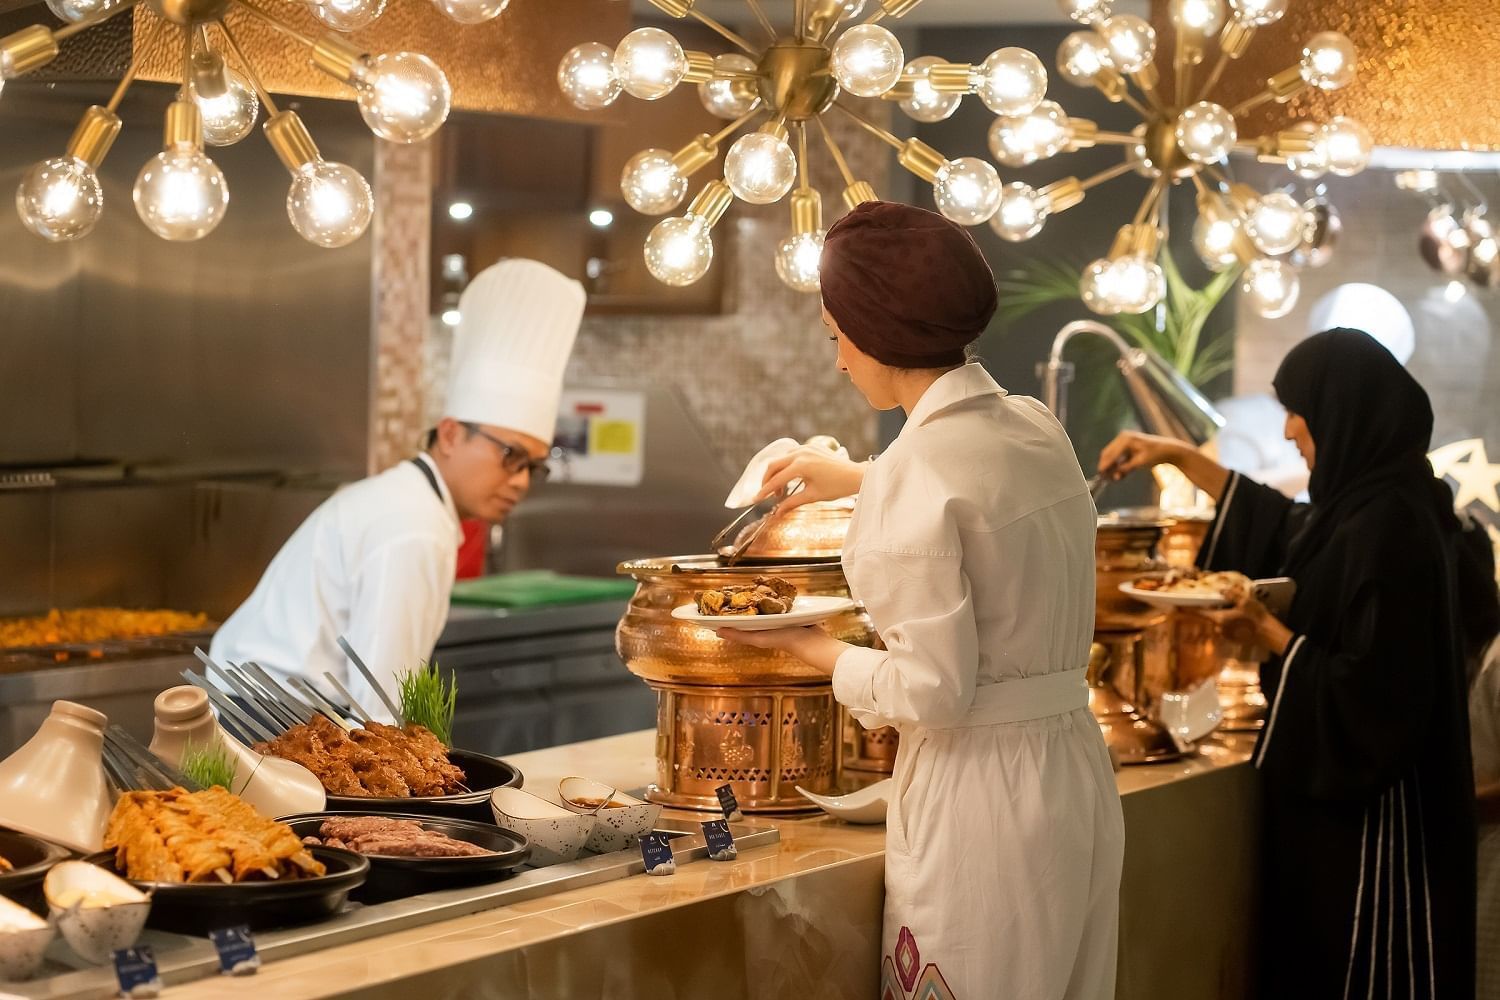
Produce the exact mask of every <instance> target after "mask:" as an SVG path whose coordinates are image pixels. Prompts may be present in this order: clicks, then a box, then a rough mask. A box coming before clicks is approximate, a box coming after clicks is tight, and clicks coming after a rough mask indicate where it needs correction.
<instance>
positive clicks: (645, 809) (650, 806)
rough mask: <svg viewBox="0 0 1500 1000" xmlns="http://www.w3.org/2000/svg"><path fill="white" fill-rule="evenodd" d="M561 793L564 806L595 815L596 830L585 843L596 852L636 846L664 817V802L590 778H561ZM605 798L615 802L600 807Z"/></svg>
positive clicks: (600, 852)
mask: <svg viewBox="0 0 1500 1000" xmlns="http://www.w3.org/2000/svg"><path fill="white" fill-rule="evenodd" d="M557 793H558V797H559V798H561V799H562V804H563V808H564V809H567V810H569V811H570V812H575V813H579V814H584V815H587V814H592V815H593V816H594V819H595V821H596V822H595V824H594V831H593V833H591V834H589V839H588V841H587V842H586V843H585V844H584V845H583V846H584V848H585V849H586V850H590V851H593V852H595V853H596V854H610V853H612V852H614V851H623V850H625V848H627V847H634V846H635V845H636V844H638V843H640V841H641V837H643V836H645V835H646V834H647V833H649V832H651V830H652V829H653V828H654V827H655V826H656V821H657V820H658V819H659V818H661V808H662V807H661V806H659V805H656V804H655V803H651V802H643V801H641V800H640V799H638V798H636V797H635V796H633V795H626V794H625V793H624V792H620V791H616V790H615V789H613V788H611V787H609V786H608V785H605V784H602V783H600V782H598V781H592V780H590V779H588V778H564V779H563V780H562V781H560V782H558V785H557ZM605 799H608V800H609V802H610V803H611V805H608V806H605V807H604V808H602V809H600V808H598V803H600V802H603V801H604V800H605ZM596 809H597V812H596V811H595V810H596Z"/></svg>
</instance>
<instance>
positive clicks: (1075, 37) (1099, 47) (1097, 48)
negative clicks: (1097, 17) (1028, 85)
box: [1057, 31, 1114, 87]
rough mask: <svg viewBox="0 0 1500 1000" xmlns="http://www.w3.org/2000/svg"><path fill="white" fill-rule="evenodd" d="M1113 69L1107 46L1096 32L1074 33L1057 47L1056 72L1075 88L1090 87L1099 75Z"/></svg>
mask: <svg viewBox="0 0 1500 1000" xmlns="http://www.w3.org/2000/svg"><path fill="white" fill-rule="evenodd" d="M1113 68H1114V61H1113V57H1112V56H1110V54H1109V46H1108V45H1107V44H1106V43H1105V41H1104V37H1103V36H1102V35H1100V34H1099V33H1098V32H1097V31H1075V32H1073V33H1072V34H1071V35H1069V36H1068V37H1067V38H1064V39H1063V40H1062V44H1061V45H1059V46H1058V47H1057V71H1058V72H1059V73H1061V74H1062V78H1063V79H1064V80H1067V81H1068V82H1069V83H1071V84H1073V85H1074V86H1075V87H1091V86H1093V84H1094V80H1095V79H1097V78H1098V76H1099V74H1100V73H1102V72H1104V71H1105V70H1107V69H1113Z"/></svg>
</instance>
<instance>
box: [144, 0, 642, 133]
mask: <svg viewBox="0 0 1500 1000" xmlns="http://www.w3.org/2000/svg"><path fill="white" fill-rule="evenodd" d="M267 6H269V7H271V8H272V9H274V10H275V11H276V12H277V13H278V14H280V15H282V16H283V17H285V18H286V19H287V20H288V21H290V22H291V23H293V24H295V25H296V26H297V27H298V28H300V29H302V30H303V31H305V32H308V33H311V34H320V33H322V32H323V31H326V30H327V29H325V28H323V26H322V25H321V24H320V23H319V22H318V21H317V20H316V19H315V18H314V17H313V16H312V15H311V14H310V13H308V12H307V9H306V8H305V7H304V6H303V5H301V4H298V3H286V2H268V3H267ZM134 16H135V52H136V56H137V57H138V59H139V60H140V77H141V79H143V80H154V81H160V82H168V83H175V82H177V81H178V80H180V79H181V72H182V70H181V67H182V33H181V30H180V29H178V28H176V27H174V26H172V25H169V24H166V23H165V22H163V21H162V20H161V19H160V18H158V17H156V16H155V15H154V14H152V13H151V12H150V10H149V9H147V7H146V6H145V5H144V4H143V5H142V6H141V7H140V8H139V9H137V10H136V11H135V14H134ZM227 20H228V22H229V26H230V29H231V30H233V31H234V33H235V36H236V37H237V38H238V39H239V41H240V44H241V45H242V46H243V47H244V48H245V50H246V52H247V53H248V55H249V57H250V60H251V61H252V62H253V63H254V64H255V68H256V71H257V72H258V73H260V75H261V78H262V79H263V80H264V81H265V84H266V87H267V89H269V90H270V91H271V92H272V93H273V94H278V93H279V94H290V95H296V96H301V97H333V98H343V99H349V98H351V97H352V91H350V90H349V88H348V87H346V86H345V85H343V84H341V83H339V82H337V81H335V80H334V79H333V78H332V77H329V76H326V75H325V74H323V73H321V72H319V71H318V70H316V69H314V68H313V67H312V65H311V64H310V63H309V61H308V52H307V48H306V47H305V46H302V45H298V44H297V43H296V42H294V41H292V40H291V39H288V38H287V37H285V36H283V35H280V34H278V33H277V32H275V31H274V30H273V29H271V28H270V27H269V26H268V25H266V24H265V23H264V22H262V21H260V20H258V19H256V18H254V17H253V16H251V15H249V14H246V13H245V12H244V11H231V13H230V14H229V16H228V18H227ZM629 22H630V5H629V4H628V3H620V2H617V0H511V4H510V6H509V7H508V8H506V10H505V12H504V13H503V14H501V15H500V16H499V17H497V18H496V19H495V20H493V21H491V22H489V23H487V24H478V25H461V24H456V23H455V22H453V21H450V20H449V19H448V18H446V17H444V16H443V15H442V14H441V13H439V12H438V10H437V9H436V8H435V7H434V6H433V5H432V4H431V3H430V2H428V0H390V4H389V6H388V7H387V8H386V11H385V13H384V14H383V15H382V16H381V18H380V20H378V21H376V22H375V23H374V24H373V25H371V26H370V27H368V28H366V29H364V30H362V31H358V32H355V33H354V34H353V36H352V37H353V39H354V40H355V41H356V42H357V43H359V44H360V45H362V46H364V47H365V48H366V49H368V50H369V51H372V52H382V51H395V50H409V51H414V52H421V53H424V54H426V55H428V56H431V57H432V58H433V59H434V60H436V62H437V63H438V65H440V66H442V67H443V70H444V71H445V72H446V73H447V74H448V79H449V81H450V82H451V83H452V85H453V106H454V108H455V109H461V110H467V111H492V112H503V113H505V114H514V115H529V116H533V117H541V118H557V119H566V120H573V121H583V120H585V119H586V118H587V119H589V120H592V121H597V116H590V115H589V114H588V113H587V112H583V111H579V110H578V109H577V108H574V107H573V105H572V104H571V103H569V102H568V101H567V99H565V98H564V97H563V96H562V94H561V92H560V91H559V90H558V88H557V64H558V62H559V61H560V60H561V59H562V57H563V53H565V52H567V51H568V49H570V48H572V47H573V46H574V45H576V44H578V42H579V41H580V40H582V39H583V38H585V37H588V38H602V39H606V40H609V41H611V42H612V41H614V40H615V39H618V38H619V37H621V36H622V35H624V34H625V32H626V31H628V30H629V27H630V24H629ZM231 65H233V60H232V57H231Z"/></svg>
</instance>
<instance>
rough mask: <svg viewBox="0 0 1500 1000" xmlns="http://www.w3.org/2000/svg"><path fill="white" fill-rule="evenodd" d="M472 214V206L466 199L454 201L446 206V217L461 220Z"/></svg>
mask: <svg viewBox="0 0 1500 1000" xmlns="http://www.w3.org/2000/svg"><path fill="white" fill-rule="evenodd" d="M473 214H474V206H473V205H470V204H469V203H468V202H466V201H455V202H454V203H453V204H451V205H449V206H448V218H450V219H453V220H455V221H457V222H462V221H464V220H465V219H467V218H469V217H470V216H471V215H473Z"/></svg>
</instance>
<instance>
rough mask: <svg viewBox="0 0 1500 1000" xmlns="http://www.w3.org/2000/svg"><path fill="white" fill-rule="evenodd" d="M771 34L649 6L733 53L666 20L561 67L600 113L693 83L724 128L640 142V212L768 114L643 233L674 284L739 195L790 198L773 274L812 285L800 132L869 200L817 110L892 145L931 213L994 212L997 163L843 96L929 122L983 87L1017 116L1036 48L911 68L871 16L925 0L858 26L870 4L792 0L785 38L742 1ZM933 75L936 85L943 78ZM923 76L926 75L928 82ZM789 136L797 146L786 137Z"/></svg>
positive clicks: (684, 279) (679, 189)
mask: <svg viewBox="0 0 1500 1000" xmlns="http://www.w3.org/2000/svg"><path fill="white" fill-rule="evenodd" d="M745 2H746V5H747V7H748V8H749V10H750V13H751V14H752V15H753V16H754V18H755V20H756V21H757V22H758V23H759V27H760V29H761V30H763V31H764V33H765V35H766V39H767V40H766V42H765V43H764V44H762V45H753V44H751V43H750V42H749V41H747V40H745V39H744V38H742V37H740V36H739V35H738V34H736V33H734V32H733V31H731V30H729V29H728V28H726V27H724V25H722V24H720V23H718V22H717V21H715V20H714V19H713V18H710V17H708V16H707V15H705V14H703V13H702V12H701V11H698V10H695V9H694V7H695V0H651V3H652V4H653V5H654V6H655V7H656V8H657V9H659V10H661V11H662V12H664V13H666V14H668V15H670V16H672V17H674V18H678V19H681V18H686V17H693V18H696V19H697V20H698V21H700V22H702V23H703V24H705V25H707V26H708V27H709V28H711V29H713V30H714V31H715V32H717V33H718V34H719V35H721V36H722V37H724V38H725V39H727V40H728V41H729V42H730V44H732V45H733V46H735V48H737V49H739V50H740V51H739V52H734V53H728V54H725V55H719V56H712V55H709V54H708V53H706V52H690V51H684V50H683V48H682V46H681V44H679V43H678V41H677V40H676V39H675V38H673V37H672V35H671V34H669V33H668V32H666V31H663V30H662V29H660V28H654V27H646V28H637V29H636V30H635V31H632V32H630V34H628V35H626V36H625V37H624V39H622V40H621V42H620V44H619V46H618V47H616V48H615V49H614V50H613V51H611V50H610V48H609V47H608V46H607V45H603V44H601V43H599V42H586V43H584V44H582V45H579V46H576V47H575V48H573V49H572V50H571V51H569V52H568V54H567V55H566V56H564V57H563V60H562V64H561V65H560V66H559V67H558V74H557V75H558V83H559V85H560V86H561V88H562V90H563V93H564V94H566V95H567V96H568V98H569V99H570V100H571V101H572V102H573V103H574V104H575V105H577V106H578V107H580V108H583V109H586V110H597V109H600V108H604V107H607V106H608V105H610V104H612V103H613V102H614V101H615V99H616V98H618V97H619V96H620V93H621V92H622V91H623V92H625V93H628V94H630V95H631V96H633V97H638V98H641V99H643V100H648V101H654V100H657V99H659V98H662V97H665V96H666V95H667V94H668V93H670V92H671V91H672V90H673V89H674V88H675V87H676V86H677V85H678V84H680V83H692V84H697V85H698V93H699V96H700V97H701V99H702V101H703V104H704V106H705V107H706V108H707V109H708V110H709V111H710V112H712V113H713V114H714V115H716V116H718V117H719V118H723V119H727V120H728V121H729V124H728V125H726V126H725V127H724V128H723V129H722V130H720V131H719V132H718V133H716V134H714V135H709V134H707V133H705V134H702V135H699V136H697V137H696V138H694V139H693V140H692V141H691V142H689V143H688V144H687V145H685V146H683V147H682V148H681V149H679V150H677V151H676V152H672V151H669V150H665V149H646V150H642V151H641V152H640V153H637V154H636V155H635V156H634V157H632V158H631V160H630V161H629V162H628V163H627V164H626V166H625V171H624V175H623V177H622V179H621V190H622V193H623V194H624V197H625V200H626V202H628V203H629V204H630V206H631V207H632V208H634V209H635V210H636V211H638V212H641V213H643V214H646V215H664V214H665V213H667V212H670V211H672V210H673V209H675V208H677V207H678V206H679V205H681V204H682V202H683V201H684V199H685V198H686V195H687V190H688V179H689V177H691V176H692V175H693V174H694V173H696V172H697V171H699V170H701V169H703V168H704V167H706V166H707V165H709V164H710V163H713V162H714V161H715V160H716V159H717V158H718V153H719V148H720V145H721V144H722V143H724V142H726V141H727V140H728V139H729V138H730V137H731V136H733V135H734V134H735V133H736V132H738V131H739V130H740V129H741V128H743V127H744V126H746V125H749V124H750V123H752V122H754V121H756V120H757V119H763V121H762V122H761V124H760V125H759V127H758V128H757V129H755V130H754V131H751V132H747V133H745V134H744V135H742V136H740V137H739V138H738V139H736V140H735V141H734V143H733V145H731V146H730V147H729V151H728V153H727V155H726V156H725V159H724V177H723V179H722V180H712V181H709V182H708V184H706V185H705V186H704V187H703V188H702V189H701V190H700V191H699V192H698V194H697V196H696V197H695V198H694V199H693V200H692V202H690V203H689V205H688V209H687V211H686V213H685V214H683V215H681V216H676V217H671V218H667V219H664V220H663V221H662V222H660V223H658V224H657V225H656V227H655V228H654V229H653V230H652V231H651V234H650V236H649V237H648V238H647V240H646V247H645V256H646V266H647V267H648V268H649V269H650V271H651V273H652V275H654V276H655V277H656V278H657V279H658V280H660V281H663V282H665V283H666V284H669V285H689V284H692V283H693V282H695V281H697V280H698V279H699V278H701V277H703V275H704V274H706V273H707V271H708V269H709V266H710V265H711V264H712V262H713V241H712V239H711V235H710V234H711V232H712V230H713V227H714V226H715V225H716V224H717V223H718V222H719V220H720V219H721V218H723V216H724V213H725V212H726V211H727V210H728V209H729V207H730V205H731V204H732V203H733V201H734V199H735V198H739V199H740V200H741V201H745V202H748V203H750V204H753V205H769V204H772V203H774V202H778V201H780V200H781V199H782V198H784V197H786V196H787V194H788V193H790V194H791V199H790V205H791V223H792V231H791V235H790V236H789V237H788V238H787V239H786V240H785V241H783V242H782V243H781V245H780V247H779V248H778V249H777V251H776V270H777V273H778V274H779V275H780V276H781V279H782V280H783V281H784V282H786V284H788V285H790V286H791V287H792V288H795V289H797V290H798V291H805V292H811V291H816V290H817V288H818V260H819V256H820V255H821V253H822V247H823V236H824V229H823V222H822V203H821V197H820V195H819V194H818V192H817V191H815V190H813V188H812V187H811V186H810V185H809V183H808V179H807V174H808V170H807V146H808V132H809V130H810V129H816V131H817V132H818V134H819V135H820V136H821V138H822V140H823V143H824V144H825V145H826V146H827V148H828V151H829V153H830V155H831V156H832V158H833V161H834V163H835V164H836V165H837V167H838V169H839V172H840V175H841V176H842V177H843V180H844V185H845V186H844V190H843V199H844V202H845V204H846V205H848V206H849V207H851V208H852V207H854V206H855V205H858V204H861V203H862V202H866V201H873V200H874V199H875V192H874V189H873V188H872V187H871V186H870V184H869V183H868V182H867V181H864V180H860V179H857V178H856V177H855V175H854V174H853V172H852V171H851V169H850V167H849V163H848V161H847V159H846V158H845V157H844V155H843V153H842V152H841V151H840V149H839V146H838V144H837V143H836V142H835V141H834V139H833V137H832V135H831V134H830V133H829V130H828V128H827V126H826V124H825V123H824V121H823V115H824V114H825V113H827V112H829V111H830V110H837V111H839V112H840V113H842V114H846V115H848V116H849V117H851V118H852V119H853V120H854V121H856V122H858V123H859V125H861V126H862V127H863V128H865V129H867V130H868V131H870V132H871V133H873V134H874V135H876V136H878V137H879V138H880V139H881V140H882V141H883V142H885V143H887V144H889V145H890V146H892V147H893V148H894V149H895V150H896V152H897V160H898V161H899V162H900V163H901V165H902V166H903V167H905V168H906V169H907V170H909V171H911V172H912V173H913V174H915V175H916V176H918V177H920V178H921V179H922V180H924V181H926V182H927V183H930V184H931V185H932V186H933V194H934V197H935V199H936V201H937V206H938V208H939V210H941V211H942V213H943V214H944V215H946V216H947V217H948V218H950V219H953V220H954V221H956V222H960V223H963V224H964V225H970V226H972V225H978V224H980V223H982V222H984V221H985V220H986V219H988V218H989V217H990V216H991V215H993V214H994V212H995V208H996V206H997V205H998V204H999V201H1000V196H1001V183H1000V177H999V174H998V173H997V172H996V170H995V168H994V166H992V165H991V164H990V163H988V162H986V161H985V160H982V159H979V158H976V157H960V158H958V159H953V160H950V159H948V158H947V157H945V156H943V154H941V153H939V152H938V151H937V150H936V149H933V148H932V147H931V146H929V145H927V144H926V143H924V142H921V141H920V140H917V139H906V140H901V139H898V138H896V137H895V136H894V135H892V134H891V133H889V132H887V131H886V130H885V129H882V128H880V127H879V126H878V125H876V124H874V123H873V122H871V121H869V120H868V119H867V118H866V117H865V116H863V115H861V114H860V113H859V112H858V111H857V110H855V109H854V108H852V107H850V106H849V105H848V104H847V103H846V102H845V101H843V100H841V99H840V94H841V92H843V91H847V92H848V93H850V94H854V95H856V96H858V97H892V98H893V99H899V100H900V101H901V103H902V106H903V107H905V108H907V110H908V111H909V112H911V113H912V114H913V115H915V116H917V117H919V118H920V117H923V116H929V117H926V118H924V120H928V121H936V120H939V119H941V118H943V117H946V116H947V114H951V113H952V109H953V108H955V107H957V105H958V102H959V101H960V100H961V99H962V97H963V95H964V94H970V93H977V94H978V95H979V96H980V99H981V100H983V101H984V103H985V105H986V106H988V107H989V108H990V109H991V110H992V111H994V112H995V113H996V114H1009V115H1018V114H1024V113H1026V112H1028V111H1030V110H1032V109H1033V108H1035V107H1036V105H1037V102H1039V101H1040V100H1041V99H1042V96H1043V94H1044V93H1045V91H1046V89H1047V72H1046V69H1045V68H1044V67H1043V66H1042V64H1041V61H1040V60H1039V59H1037V57H1036V56H1035V55H1033V54H1032V53H1030V52H1027V51H1026V50H1024V49H1018V48H1005V49H1000V50H999V51H997V52H995V53H994V54H992V55H991V56H990V57H989V58H988V59H987V60H985V62H984V63H983V64H982V65H980V66H957V65H952V64H948V63H945V62H943V60H941V59H935V58H932V57H924V58H922V59H917V60H913V61H912V62H911V63H909V64H908V63H906V61H905V54H904V53H903V52H902V49H901V43H900V42H899V41H897V39H896V37H895V36H894V35H893V34H891V32H890V31H888V30H887V29H886V28H884V27H882V26H881V25H880V24H879V23H878V22H880V21H882V20H884V19H885V18H887V17H891V18H899V17H902V16H904V15H905V14H907V13H909V12H910V11H911V10H912V9H913V8H915V7H916V6H917V5H918V4H919V3H921V0H879V2H878V4H877V5H876V7H875V9H874V12H873V13H872V14H871V15H870V17H869V18H868V19H867V20H865V21H864V22H863V23H860V24H855V25H852V26H848V25H849V22H851V21H853V20H855V19H856V18H858V17H859V16H860V15H861V14H862V13H863V10H864V7H865V0H795V3H794V5H793V17H792V24H791V28H790V30H788V31H784V32H779V31H778V30H777V29H776V27H775V26H774V25H773V24H772V22H771V19H770V18H768V17H767V16H766V13H765V10H764V9H763V7H762V6H761V4H760V2H759V0H745ZM939 72H941V74H943V75H942V81H943V82H942V85H941V86H939V85H938V83H937V75H938V73H939ZM929 74H931V75H932V76H933V83H931V84H929V83H928V78H929ZM793 141H795V143H796V151H795V152H794V151H793V146H792V142H793Z"/></svg>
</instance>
